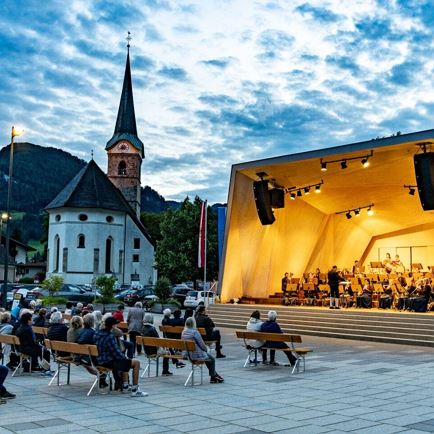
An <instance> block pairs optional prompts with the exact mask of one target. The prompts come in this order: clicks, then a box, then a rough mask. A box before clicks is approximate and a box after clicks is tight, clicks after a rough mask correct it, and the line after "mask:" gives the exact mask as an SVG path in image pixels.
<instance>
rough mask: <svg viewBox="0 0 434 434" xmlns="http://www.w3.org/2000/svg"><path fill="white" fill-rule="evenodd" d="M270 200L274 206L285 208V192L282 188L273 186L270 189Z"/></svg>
mask: <svg viewBox="0 0 434 434" xmlns="http://www.w3.org/2000/svg"><path fill="white" fill-rule="evenodd" d="M270 200H271V207H272V208H284V207H285V192H284V191H283V190H282V189H281V188H273V190H270Z"/></svg>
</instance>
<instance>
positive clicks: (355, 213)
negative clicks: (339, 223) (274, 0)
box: [354, 209, 360, 217]
mask: <svg viewBox="0 0 434 434" xmlns="http://www.w3.org/2000/svg"><path fill="white" fill-rule="evenodd" d="M354 215H355V216H356V217H358V216H359V215H360V210H359V209H355V210H354Z"/></svg>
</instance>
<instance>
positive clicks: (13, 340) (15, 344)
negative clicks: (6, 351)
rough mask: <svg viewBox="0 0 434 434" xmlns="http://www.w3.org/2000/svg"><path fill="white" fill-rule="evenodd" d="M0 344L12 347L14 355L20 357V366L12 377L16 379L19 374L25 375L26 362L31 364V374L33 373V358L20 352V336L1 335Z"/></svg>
mask: <svg viewBox="0 0 434 434" xmlns="http://www.w3.org/2000/svg"><path fill="white" fill-rule="evenodd" d="M0 344H2V345H10V346H11V351H12V352H13V353H15V354H16V355H17V356H19V358H20V362H19V363H18V366H17V367H16V368H15V370H14V372H13V373H12V377H14V376H15V375H16V374H17V373H18V372H19V373H20V374H22V373H23V369H24V365H23V364H24V361H27V362H29V374H31V373H32V357H31V356H29V355H27V354H24V353H22V352H21V351H19V347H20V338H19V337H18V336H14V335H0ZM2 354H3V353H2Z"/></svg>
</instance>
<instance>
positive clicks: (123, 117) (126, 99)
mask: <svg viewBox="0 0 434 434" xmlns="http://www.w3.org/2000/svg"><path fill="white" fill-rule="evenodd" d="M120 140H128V141H129V142H130V143H131V144H132V145H133V146H134V147H135V148H137V149H138V150H139V151H140V154H141V155H142V157H143V156H144V146H143V143H142V141H141V140H140V139H139V137H138V136H137V125H136V115H135V112H134V99H133V84H132V81H131V68H130V51H129V48H128V54H127V63H126V65H125V75H124V84H123V86H122V93H121V101H120V103H119V110H118V117H117V119H116V126H115V131H114V133H113V137H112V138H111V139H110V140H109V141H108V142H107V145H106V149H110V148H111V147H112V146H114V145H115V144H116V143H118V142H119V141H120Z"/></svg>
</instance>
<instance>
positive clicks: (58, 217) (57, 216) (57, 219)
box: [54, 214, 61, 222]
mask: <svg viewBox="0 0 434 434" xmlns="http://www.w3.org/2000/svg"><path fill="white" fill-rule="evenodd" d="M60 218H61V217H60V214H57V215H56V217H55V218H54V220H56V222H60Z"/></svg>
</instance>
